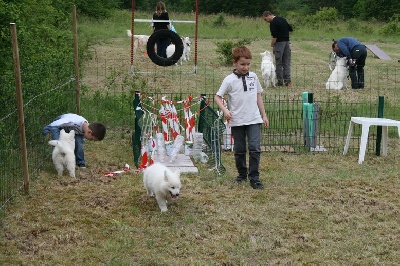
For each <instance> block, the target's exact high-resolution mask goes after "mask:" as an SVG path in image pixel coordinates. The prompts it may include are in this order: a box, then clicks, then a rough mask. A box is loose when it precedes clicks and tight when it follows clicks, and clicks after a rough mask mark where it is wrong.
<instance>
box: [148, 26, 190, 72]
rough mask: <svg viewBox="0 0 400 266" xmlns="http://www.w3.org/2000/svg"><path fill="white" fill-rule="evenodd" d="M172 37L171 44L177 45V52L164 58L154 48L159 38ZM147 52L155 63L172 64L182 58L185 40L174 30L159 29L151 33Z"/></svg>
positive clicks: (160, 64) (161, 64)
mask: <svg viewBox="0 0 400 266" xmlns="http://www.w3.org/2000/svg"><path fill="white" fill-rule="evenodd" d="M163 38H165V39H170V40H171V44H174V45H175V52H174V54H173V55H172V56H171V57H168V58H164V57H160V56H159V55H158V54H157V52H156V51H155V50H154V46H155V45H156V43H157V41H158V39H163ZM147 54H148V56H149V58H150V59H151V61H153V63H154V64H156V65H159V66H172V65H173V64H175V63H176V62H178V60H179V59H180V58H181V56H182V54H183V42H182V39H181V37H179V35H178V34H176V33H175V32H173V31H172V30H158V31H156V32H154V33H153V34H152V35H150V37H149V40H148V41H147Z"/></svg>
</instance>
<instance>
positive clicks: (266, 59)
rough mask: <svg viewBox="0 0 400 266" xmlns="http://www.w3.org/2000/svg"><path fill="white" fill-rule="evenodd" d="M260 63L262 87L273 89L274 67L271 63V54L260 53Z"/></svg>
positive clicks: (267, 52)
mask: <svg viewBox="0 0 400 266" xmlns="http://www.w3.org/2000/svg"><path fill="white" fill-rule="evenodd" d="M260 55H261V58H262V61H261V76H262V78H263V80H264V85H265V86H266V87H268V86H269V85H271V86H272V87H275V66H274V63H273V61H272V56H271V52H269V51H265V52H263V53H260Z"/></svg>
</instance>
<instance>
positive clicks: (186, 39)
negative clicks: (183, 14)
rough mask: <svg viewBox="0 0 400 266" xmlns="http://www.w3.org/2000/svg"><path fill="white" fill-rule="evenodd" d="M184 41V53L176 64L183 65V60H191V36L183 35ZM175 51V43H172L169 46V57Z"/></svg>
mask: <svg viewBox="0 0 400 266" xmlns="http://www.w3.org/2000/svg"><path fill="white" fill-rule="evenodd" d="M181 39H182V43H183V53H182V56H181V58H179V60H178V62H176V63H175V65H182V62H183V61H189V57H190V44H191V43H190V39H189V37H183V38H181ZM174 53H175V45H174V44H170V45H168V47H167V57H171V56H172V55H173V54H174Z"/></svg>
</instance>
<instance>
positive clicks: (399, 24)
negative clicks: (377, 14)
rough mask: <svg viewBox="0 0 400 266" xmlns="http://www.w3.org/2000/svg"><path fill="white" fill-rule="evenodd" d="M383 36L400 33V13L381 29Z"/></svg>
mask: <svg viewBox="0 0 400 266" xmlns="http://www.w3.org/2000/svg"><path fill="white" fill-rule="evenodd" d="M379 33H380V34H381V35H383V36H391V35H400V14H399V15H394V16H393V17H392V18H390V21H389V22H388V23H387V24H386V25H385V26H383V27H382V29H380V31H379Z"/></svg>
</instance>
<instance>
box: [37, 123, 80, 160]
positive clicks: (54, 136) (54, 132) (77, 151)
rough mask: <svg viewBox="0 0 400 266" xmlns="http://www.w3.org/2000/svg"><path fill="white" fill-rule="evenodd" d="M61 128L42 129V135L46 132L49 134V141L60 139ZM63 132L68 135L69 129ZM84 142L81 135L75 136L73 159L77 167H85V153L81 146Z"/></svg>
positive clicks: (47, 127)
mask: <svg viewBox="0 0 400 266" xmlns="http://www.w3.org/2000/svg"><path fill="white" fill-rule="evenodd" d="M61 129H62V128H59V127H51V126H46V127H45V128H44V129H43V135H47V133H48V132H51V139H52V140H58V139H59V138H60V131H61ZM64 130H65V132H67V133H69V129H64ZM84 142H85V138H84V136H83V135H76V134H75V151H74V152H75V159H76V164H77V165H86V162H85V153H84V152H83V144H84Z"/></svg>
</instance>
